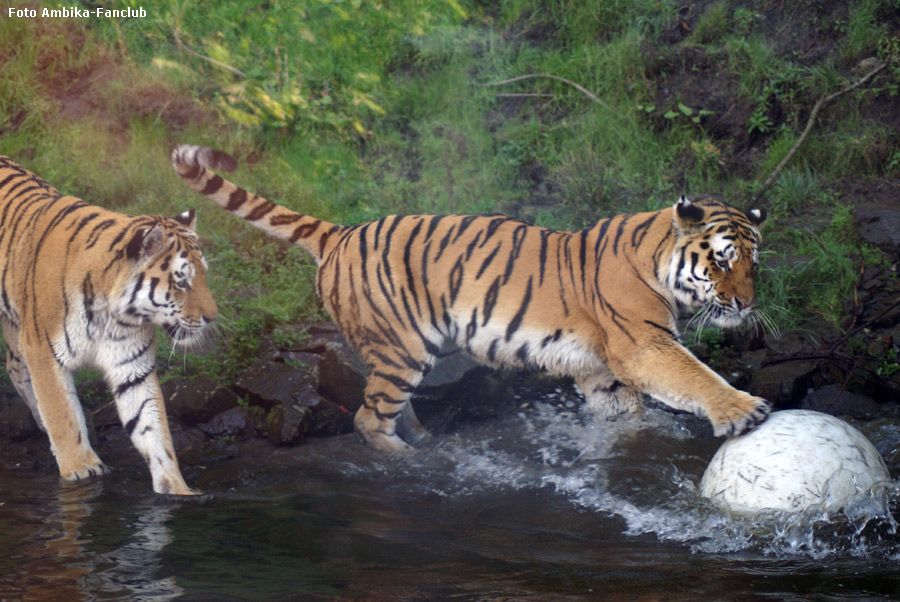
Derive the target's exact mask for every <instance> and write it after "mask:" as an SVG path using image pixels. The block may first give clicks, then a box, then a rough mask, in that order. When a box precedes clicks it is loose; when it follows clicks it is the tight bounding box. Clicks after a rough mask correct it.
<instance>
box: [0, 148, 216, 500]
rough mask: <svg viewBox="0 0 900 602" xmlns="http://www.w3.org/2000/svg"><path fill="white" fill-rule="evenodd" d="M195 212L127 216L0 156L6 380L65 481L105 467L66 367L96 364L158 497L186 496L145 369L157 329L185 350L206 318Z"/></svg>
mask: <svg viewBox="0 0 900 602" xmlns="http://www.w3.org/2000/svg"><path fill="white" fill-rule="evenodd" d="M194 223H195V218H194V211H193V210H191V211H187V212H185V213H182V214H181V215H178V216H177V217H175V218H174V219H173V218H168V217H158V216H148V215H141V216H134V217H132V216H128V215H122V214H119V213H113V212H112V211H107V210H105V209H103V208H100V207H95V206H92V205H89V204H87V203H86V202H84V201H83V200H81V199H78V198H75V197H71V196H64V195H62V194H60V193H59V191H57V190H56V189H55V188H54V187H53V186H51V185H50V184H48V183H47V182H45V181H44V180H43V179H41V178H39V177H38V176H36V175H34V174H33V173H31V172H30V171H28V170H26V169H25V168H23V167H21V166H19V165H17V164H16V163H14V162H13V161H11V160H10V159H9V158H8V157H2V156H0V323H2V326H3V337H4V339H5V341H6V349H7V353H6V368H7V371H8V372H9V377H10V379H11V380H12V382H13V384H14V385H15V387H16V390H17V391H18V392H19V395H21V396H22V398H23V399H24V400H25V402H26V403H27V404H28V406H29V407H30V409H31V411H32V413H33V414H34V417H35V420H36V421H37V423H38V424H39V426H40V427H41V429H43V430H44V431H46V433H47V435H48V436H49V438H50V447H51V449H52V451H53V454H54V456H55V457H56V462H57V465H58V466H59V472H60V475H61V476H62V478H63V479H65V480H67V481H77V480H79V479H83V478H87V477H92V476H97V475H100V474H103V473H105V472H106V471H107V470H108V469H107V467H106V466H105V465H104V464H103V462H101V460H100V458H99V457H97V454H96V453H95V452H94V450H93V449H92V448H91V444H90V442H89V440H88V431H87V427H86V423H85V417H84V413H83V411H82V408H81V405H80V403H79V402H78V397H77V396H76V392H75V386H74V381H73V373H74V371H75V370H77V369H78V368H80V367H82V366H94V367H97V368H98V369H100V370H101V371H102V372H103V373H104V376H105V378H106V382H107V384H108V385H109V387H110V389H111V390H112V392H113V395H114V397H115V403H116V408H117V410H118V413H119V418H120V419H121V420H122V424H123V425H124V426H125V430H126V431H127V433H128V435H129V436H130V438H131V441H132V443H133V444H134V446H135V447H136V448H137V450H138V451H139V452H140V454H141V456H143V458H144V460H145V461H146V462H147V464H148V466H149V468H150V474H151V476H152V478H153V490H154V491H155V492H157V493H172V494H182V495H187V494H192V493H194V492H193V491H192V490H191V489H190V488H189V487H188V486H187V485H186V484H185V482H184V478H183V477H182V475H181V471H180V470H179V467H178V460H177V458H176V456H175V449H174V447H173V445H172V437H171V434H170V431H169V424H168V422H167V420H166V410H165V407H164V405H163V397H162V393H161V391H160V388H159V381H158V379H157V376H156V327H155V325H157V324H158V325H160V326H162V327H163V328H164V329H165V330H166V332H167V333H168V334H169V336H170V337H171V338H172V340H173V341H174V342H175V343H176V344H178V345H181V346H186V347H190V346H191V345H192V344H194V343H196V342H197V341H198V340H199V338H200V337H201V336H202V333H203V331H204V327H205V326H206V325H207V324H209V323H210V322H212V321H213V320H214V319H215V317H216V315H217V308H216V304H215V301H213V298H212V295H211V294H210V292H209V289H208V288H207V287H206V261H205V260H204V258H203V254H202V253H201V252H200V249H199V248H198V246H197V237H196V235H195V234H194V231H193V229H194Z"/></svg>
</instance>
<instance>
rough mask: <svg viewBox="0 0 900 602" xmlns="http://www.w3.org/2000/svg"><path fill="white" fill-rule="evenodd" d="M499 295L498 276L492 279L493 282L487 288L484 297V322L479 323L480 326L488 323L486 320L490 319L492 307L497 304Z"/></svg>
mask: <svg viewBox="0 0 900 602" xmlns="http://www.w3.org/2000/svg"><path fill="white" fill-rule="evenodd" d="M499 293H500V276H497V277H496V278H494V281H493V282H492V283H491V286H490V287H488V292H487V294H486V295H485V296H484V321H483V322H482V323H481V325H482V326H485V325H486V324H487V323H488V320H490V319H491V314H492V313H493V311H494V306H495V305H496V304H497V297H498V296H499Z"/></svg>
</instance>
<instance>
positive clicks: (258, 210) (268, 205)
mask: <svg viewBox="0 0 900 602" xmlns="http://www.w3.org/2000/svg"><path fill="white" fill-rule="evenodd" d="M276 207H278V205H276V204H275V203H273V202H272V201H265V202H263V203H262V204H261V205H257V206H256V207H254V208H253V210H252V211H250V213H248V214H247V215H246V216H244V219H245V220H247V221H248V222H255V221H258V220H260V219H262V218H264V217H265V216H267V215H268V214H270V213H271V212H272V211H274V210H275V208H276Z"/></svg>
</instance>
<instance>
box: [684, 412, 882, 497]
mask: <svg viewBox="0 0 900 602" xmlns="http://www.w3.org/2000/svg"><path fill="white" fill-rule="evenodd" d="M888 480H890V475H889V474H888V470H887V466H885V463H884V460H883V459H882V458H881V456H880V455H879V453H878V451H877V450H876V449H875V447H874V446H873V445H872V444H871V443H870V442H869V440H868V439H866V437H865V436H864V435H863V434H862V433H860V432H859V431H858V430H856V429H855V428H853V427H852V426H850V425H849V424H847V423H846V422H844V421H843V420H840V419H838V418H835V417H834V416H830V415H828V414H822V413H820V412H811V411H808V410H783V411H781V412H775V413H773V414H772V415H770V416H769V418H768V420H766V421H765V422H763V423H762V424H761V425H759V426H758V427H756V428H755V429H754V430H752V431H750V433H748V434H746V435H744V436H742V437H735V438H732V439H729V440H727V441H725V443H723V444H722V447H720V448H719V451H717V452H716V454H715V455H714V456H713V459H712V460H711V461H710V463H709V466H707V468H706V472H705V473H704V474H703V478H702V479H701V480H700V493H701V494H702V495H703V496H704V497H707V498H710V499H711V500H713V501H714V502H716V503H719V504H721V505H723V506H725V507H727V508H729V509H730V510H732V511H733V512H738V513H742V514H747V513H755V512H757V511H759V510H763V509H775V510H786V511H789V512H800V511H803V510H805V509H806V508H808V507H809V506H811V505H813V504H822V505H823V506H824V508H825V509H826V510H830V511H835V510H838V509H839V508H841V507H842V506H844V504H845V503H846V502H847V501H848V500H850V499H851V498H852V497H853V496H855V495H856V494H857V493H858V492H859V491H864V490H868V489H869V488H871V487H872V485H874V484H875V483H877V482H879V481H888Z"/></svg>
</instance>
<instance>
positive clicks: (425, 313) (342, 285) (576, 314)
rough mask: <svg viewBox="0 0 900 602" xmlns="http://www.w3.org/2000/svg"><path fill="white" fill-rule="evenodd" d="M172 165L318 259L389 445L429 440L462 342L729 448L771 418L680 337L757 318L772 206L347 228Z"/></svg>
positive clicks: (180, 160) (374, 441)
mask: <svg viewBox="0 0 900 602" xmlns="http://www.w3.org/2000/svg"><path fill="white" fill-rule="evenodd" d="M172 161H173V164H174V166H175V170H176V171H177V172H178V173H179V174H180V175H181V177H182V178H183V179H184V180H185V182H187V184H188V185H189V186H190V187H192V188H193V189H195V190H197V191H199V192H201V193H202V194H205V195H206V196H208V197H209V198H210V199H212V200H213V201H214V202H215V203H217V204H218V205H220V206H221V207H223V208H225V209H227V210H228V211H230V212H231V213H233V214H235V215H236V216H238V217H242V218H244V219H246V220H247V221H249V222H250V223H252V224H253V225H254V226H256V227H258V228H260V229H262V230H263V231H265V232H267V233H269V234H271V235H273V236H277V237H280V238H283V239H285V240H288V241H290V242H292V243H295V244H297V245H299V246H301V247H303V248H304V249H306V250H307V251H308V252H309V253H310V254H311V255H312V256H313V258H314V259H315V261H316V262H317V263H318V266H319V268H318V274H317V281H316V282H317V290H318V294H319V297H320V298H321V299H322V302H323V303H324V305H325V308H326V309H327V310H328V312H329V314H330V315H331V317H332V318H333V319H334V320H335V322H336V323H337V324H338V325H339V327H340V328H341V331H342V332H343V333H344V335H346V337H347V339H348V340H349V341H350V342H351V343H352V344H353V345H354V346H355V347H356V348H357V349H358V350H359V352H360V354H361V355H362V358H363V360H364V361H365V364H366V367H367V368H368V378H367V382H366V389H365V403H364V404H363V405H362V406H361V407H360V408H359V410H358V411H357V414H356V417H355V421H354V422H355V426H356V430H357V432H358V433H359V434H360V435H361V436H362V437H363V438H364V439H365V440H366V441H367V442H368V443H370V444H371V445H373V446H374V447H376V448H378V449H382V450H388V451H399V450H405V449H408V447H409V445H408V443H407V441H405V440H404V439H403V438H401V436H400V435H401V434H402V435H403V436H405V437H406V438H407V439H408V440H409V441H410V442H411V443H414V444H415V443H418V442H419V441H420V440H422V439H423V438H424V437H426V436H427V431H426V430H425V429H424V428H423V427H422V425H421V424H420V423H419V421H418V420H417V419H416V416H415V413H414V412H413V409H412V407H411V405H410V403H409V399H410V396H411V394H412V392H413V390H414V389H415V388H416V386H417V384H418V383H419V382H420V381H421V379H422V377H423V376H424V375H425V373H427V372H428V370H429V369H430V368H431V366H432V365H433V364H434V362H435V360H436V359H437V358H438V357H439V356H441V354H442V352H444V350H445V349H446V348H447V346H448V345H450V346H455V347H457V348H462V349H463V350H465V351H466V352H468V353H469V355H471V356H472V357H474V358H475V359H477V360H479V361H481V362H484V363H486V364H489V365H494V366H512V367H530V368H540V369H544V370H547V371H550V372H553V373H558V374H566V375H571V376H572V377H574V378H575V381H576V383H577V384H578V386H579V388H580V389H581V391H582V392H583V393H584V395H585V397H586V399H587V406H588V408H589V409H590V410H592V411H593V412H594V413H595V414H597V415H599V416H605V417H612V416H616V415H618V414H621V413H625V412H628V413H640V412H641V411H642V408H643V406H642V395H643V394H645V393H646V394H648V395H650V396H652V397H654V398H656V399H658V400H660V401H662V402H664V403H666V404H668V405H669V406H671V407H673V408H676V409H680V410H688V411H690V412H693V413H695V414H698V415H700V416H706V417H707V418H708V419H709V421H710V422H711V423H712V427H713V430H714V433H715V434H716V435H719V436H723V435H737V434H741V433H743V432H745V431H747V430H749V429H750V428H752V427H753V426H755V425H756V424H758V423H759V422H761V421H763V420H764V419H765V418H766V416H768V414H769V411H770V408H769V405H768V403H767V402H766V401H765V400H764V399H762V398H759V397H754V396H751V395H749V394H748V393H745V392H743V391H739V390H737V389H735V388H734V387H732V386H731V385H729V384H728V383H727V382H726V381H725V380H724V379H722V378H721V377H720V376H719V375H718V374H716V373H715V372H714V371H713V370H711V369H710V368H709V367H707V366H706V365H704V364H703V363H702V362H700V361H699V360H698V359H697V358H696V357H694V356H693V355H692V354H691V353H690V351H688V350H687V349H686V348H685V347H684V346H682V345H681V344H680V342H679V340H678V331H677V327H676V315H677V312H678V309H679V307H680V306H683V307H686V308H690V309H697V308H703V309H705V310H706V311H707V314H708V319H709V320H711V321H712V322H714V323H716V324H717V325H720V326H736V325H738V324H741V323H742V322H744V321H745V320H746V319H747V318H748V317H750V316H751V315H753V313H754V311H755V307H756V297H755V293H754V286H753V284H754V282H753V281H754V276H755V275H756V272H757V268H758V264H759V253H758V247H759V243H760V232H759V228H760V225H761V224H762V223H763V222H764V220H765V213H764V211H763V210H759V209H754V210H751V211H749V212H747V213H744V212H742V211H739V210H737V209H735V208H734V207H731V206H729V205H727V204H725V203H723V202H721V201H719V200H714V199H709V198H704V199H699V200H694V201H691V200H688V199H687V198H685V197H684V196H682V197H681V198H679V199H678V201H677V202H676V203H675V204H674V206H673V207H671V208H667V209H662V210H659V211H653V212H647V213H637V214H633V215H618V216H616V217H612V218H609V219H604V220H601V221H599V222H597V223H596V224H595V225H594V226H592V227H590V228H587V229H585V230H581V231H578V232H559V231H554V230H548V229H546V228H540V227H536V226H530V225H528V224H525V223H523V222H521V221H518V220H515V219H511V218H508V217H504V216H485V215H406V216H400V215H392V216H389V217H385V218H382V219H380V220H378V221H374V222H370V223H365V224H360V225H355V226H340V225H336V224H331V223H328V222H325V221H322V220H320V219H316V218H314V217H310V216H308V215H303V214H300V213H296V212H294V211H291V210H290V209H287V208H286V207H282V206H280V205H276V204H275V203H272V202H271V201H268V200H266V199H264V198H262V197H259V196H256V195H254V194H252V193H249V192H246V191H245V190H243V189H241V188H239V187H238V186H236V185H235V184H232V183H231V182H229V181H227V180H224V179H223V178H222V177H221V176H219V175H217V174H214V173H213V172H211V171H210V169H220V170H225V171H232V170H233V169H235V167H236V166H237V162H236V161H235V160H234V159H233V158H232V157H231V156H229V155H227V154H226V153H224V152H222V151H216V150H213V149H209V148H205V147H198V146H189V145H181V146H178V147H177V148H175V149H174V150H173V152H172Z"/></svg>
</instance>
